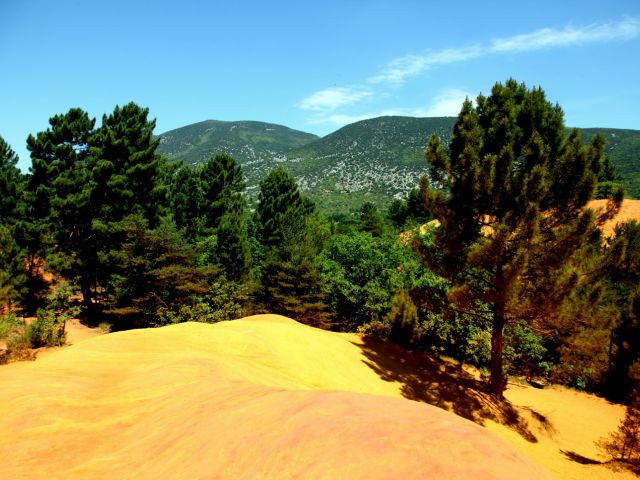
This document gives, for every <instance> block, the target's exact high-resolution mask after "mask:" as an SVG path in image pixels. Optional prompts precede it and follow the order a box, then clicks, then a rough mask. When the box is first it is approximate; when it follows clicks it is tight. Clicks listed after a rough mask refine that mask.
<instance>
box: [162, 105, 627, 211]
mask: <svg viewBox="0 0 640 480" xmlns="http://www.w3.org/2000/svg"><path fill="white" fill-rule="evenodd" d="M455 121H456V117H407V116H382V117H375V118H370V119H365V120H360V121H358V122H354V123H351V124H349V125H345V126H344V127H341V128H339V129H338V130H336V131H334V132H332V133H330V134H328V135H325V136H324V137H318V136H316V135H313V134H309V133H306V132H302V131H299V130H295V129H291V128H289V127H286V126H283V125H277V124H271V123H266V122H253V121H242V122H224V121H217V120H206V121H204V122H198V123H195V124H191V125H187V126H185V127H181V128H178V129H174V130H171V131H168V132H165V133H163V134H161V135H159V137H160V145H159V147H158V152H159V153H161V154H162V155H165V156H167V157H168V158H169V159H171V160H181V161H183V162H184V163H187V164H190V165H194V164H196V163H199V162H204V161H206V160H207V159H208V158H209V157H210V156H212V155H214V154H215V153H217V152H221V151H222V152H226V153H229V154H230V155H232V156H234V158H236V160H237V161H238V162H239V163H240V165H241V166H242V169H243V172H244V173H245V177H246V179H247V193H248V195H249V197H250V198H255V196H256V193H257V189H258V187H259V182H260V181H261V180H262V178H264V176H266V174H267V173H268V172H269V171H270V170H272V169H273V168H275V167H277V166H282V167H284V168H285V169H286V170H288V171H289V172H290V173H291V174H292V175H293V176H294V177H295V178H296V180H297V182H298V184H299V186H300V189H301V190H302V191H304V192H305V193H306V194H307V195H309V196H310V197H312V198H313V199H314V200H315V201H316V203H317V204H318V205H319V206H320V208H322V209H323V210H325V211H330V212H336V211H342V212H348V211H352V210H354V209H357V208H359V206H360V205H361V204H362V203H364V202H365V201H371V202H373V203H374V204H376V205H377V206H378V207H381V208H384V207H386V206H388V204H389V203H390V201H391V200H392V199H393V198H401V197H404V196H405V195H406V194H407V193H408V191H409V190H410V189H412V188H416V187H417V185H418V182H419V179H420V177H421V176H422V175H424V174H425V173H426V162H425V159H424V148H425V146H426V143H427V141H428V139H429V137H430V136H431V135H432V134H433V133H435V134H436V135H438V136H439V137H440V138H441V140H442V141H443V143H445V144H448V143H449V140H450V139H451V133H452V130H453V126H454V124H455ZM578 130H579V131H580V132H581V134H582V136H583V139H584V141H585V142H588V141H590V139H591V138H592V137H593V136H594V135H595V134H596V133H602V134H603V135H604V136H605V138H606V139H607V147H606V152H607V155H608V156H609V158H610V159H611V160H612V162H613V163H614V165H616V167H617V169H618V171H619V173H620V174H621V176H622V182H623V184H624V185H625V188H626V193H627V195H628V196H630V197H637V196H638V195H640V130H633V129H612V128H584V129H578Z"/></svg>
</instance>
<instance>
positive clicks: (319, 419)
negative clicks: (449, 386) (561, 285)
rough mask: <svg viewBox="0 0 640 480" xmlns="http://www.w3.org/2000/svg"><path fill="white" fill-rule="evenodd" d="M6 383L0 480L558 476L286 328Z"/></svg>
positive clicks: (126, 341) (200, 334) (186, 335)
mask: <svg viewBox="0 0 640 480" xmlns="http://www.w3.org/2000/svg"><path fill="white" fill-rule="evenodd" d="M0 385H2V397H1V398H0V432H1V435H0V458H2V459H3V462H2V463H3V464H2V467H1V469H0V477H2V478H12V479H15V478H47V479H55V478H65V479H70V478H118V479H122V478H136V479H142V478H154V479H157V478H171V479H180V478H184V479H198V478H209V479H210V478H242V479H253V478H265V479H282V478H327V479H337V478H349V479H352V478H363V479H364V478H366V479H375V478H388V479H392V478H393V479H395V478H434V479H435V478H438V479H441V478H447V479H458V478H459V479H484V478H487V479H488V478H492V479H514V478H517V479H533V478H548V476H547V474H546V472H544V471H543V470H542V469H540V468H539V467H537V466H536V465H535V464H534V463H533V462H532V461H531V460H529V459H528V457H526V456H525V455H523V454H522V453H520V452H519V451H518V450H516V449H515V448H513V447H512V446H510V445H508V444H507V443H505V442H504V441H503V440H501V439H499V438H497V437H495V436H494V435H493V434H491V433H490V432H488V431H487V430H486V429H484V428H482V427H480V426H478V425H476V424H474V423H472V422H470V421H468V420H465V419H463V418H461V417H458V416H456V415H454V414H452V413H449V412H446V411H444V410H441V409H439V408H436V407H433V406H431V405H427V404H425V403H420V402H415V401H410V400H407V399H405V398H403V392H402V384H401V382H397V381H393V380H392V379H390V378H387V379H386V380H383V379H382V378H381V375H380V372H379V371H375V369H373V368H371V365H370V362H369V361H368V359H367V358H366V357H365V356H364V354H363V348H362V345H361V344H360V340H359V338H358V337H357V336H355V335H344V334H336V333H330V332H324V331H320V330H316V329H313V328H310V327H306V326H303V325H300V324H298V323H296V322H294V321H292V320H289V319H286V318H284V317H278V316H274V315H263V316H257V317H251V318H248V319H244V320H236V321H233V322H223V323H220V324H217V325H205V324H197V323H187V324H180V325H175V326H170V327H165V328H161V329H153V330H136V331H129V332H121V333H113V334H109V335H103V336H99V337H96V338H92V339H88V340H85V341H82V342H80V343H78V344H76V345H73V346H71V347H68V348H65V349H62V350H59V351H56V352H54V353H51V354H50V355H47V356H46V357H45V358H42V359H41V360H38V361H36V362H32V363H19V364H12V365H8V366H6V367H2V368H1V369H0Z"/></svg>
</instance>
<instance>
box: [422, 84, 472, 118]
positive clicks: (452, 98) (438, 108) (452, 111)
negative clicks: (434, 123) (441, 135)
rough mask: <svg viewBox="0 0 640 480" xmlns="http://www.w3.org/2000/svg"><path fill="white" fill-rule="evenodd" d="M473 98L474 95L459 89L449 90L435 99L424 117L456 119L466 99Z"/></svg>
mask: <svg viewBox="0 0 640 480" xmlns="http://www.w3.org/2000/svg"><path fill="white" fill-rule="evenodd" d="M473 97H474V95H473V94H471V93H469V92H465V91H464V90H460V89H459V88H449V89H447V90H444V91H443V92H441V93H440V94H439V95H438V96H436V97H435V98H434V99H433V101H432V103H431V105H430V106H429V107H428V108H427V111H426V112H425V115H424V116H425V117H455V116H456V115H458V114H459V113H460V109H461V108H462V103H463V102H464V101H465V99H466V98H473Z"/></svg>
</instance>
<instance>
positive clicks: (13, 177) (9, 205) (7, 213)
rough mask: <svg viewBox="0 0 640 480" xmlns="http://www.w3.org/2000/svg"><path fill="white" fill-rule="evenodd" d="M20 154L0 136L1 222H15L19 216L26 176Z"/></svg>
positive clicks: (5, 223)
mask: <svg viewBox="0 0 640 480" xmlns="http://www.w3.org/2000/svg"><path fill="white" fill-rule="evenodd" d="M17 164H18V156H17V155H16V153H15V152H14V151H13V150H12V149H11V147H10V146H9V144H8V143H7V142H5V141H4V139H3V138H2V137H0V224H3V225H8V224H14V223H15V222H16V221H17V220H18V218H19V212H18V208H19V205H18V204H19V201H20V195H21V193H22V192H21V190H22V187H23V183H24V178H23V175H22V173H21V172H20V170H19V169H18V167H17V166H16V165H17Z"/></svg>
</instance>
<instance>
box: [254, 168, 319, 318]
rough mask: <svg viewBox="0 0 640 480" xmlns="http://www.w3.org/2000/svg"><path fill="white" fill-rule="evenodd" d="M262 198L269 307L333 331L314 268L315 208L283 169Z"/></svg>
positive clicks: (268, 183) (266, 183) (264, 189)
mask: <svg viewBox="0 0 640 480" xmlns="http://www.w3.org/2000/svg"><path fill="white" fill-rule="evenodd" d="M258 198H259V203H258V209H257V213H258V219H259V223H260V233H261V238H262V244H263V246H264V248H265V250H266V255H265V256H266V259H265V263H264V271H263V276H262V284H263V287H264V291H263V299H264V301H265V303H266V305H267V306H268V308H269V309H270V310H272V311H275V312H276V313H281V314H283V315H289V316H291V317H292V318H294V319H296V320H299V321H301V322H304V323H307V324H310V325H314V326H318V327H324V328H327V327H328V326H329V325H330V321H329V315H328V313H327V308H326V305H325V295H324V293H323V289H322V280H321V278H320V275H319V273H318V269H317V267H316V266H315V264H314V260H315V257H316V256H317V254H318V253H319V251H320V248H321V241H320V242H318V241H316V240H317V239H316V235H317V234H318V232H316V231H314V230H315V229H314V228H313V227H312V225H313V224H314V219H313V217H312V216H310V214H311V212H312V211H313V204H312V203H311V202H310V201H309V200H308V199H306V198H305V197H303V196H302V195H300V193H299V191H298V187H297V185H296V183H295V180H294V179H293V178H292V177H291V176H290V175H289V174H288V173H287V172H286V171H285V170H282V169H276V170H273V171H272V172H271V173H269V175H268V176H267V177H266V178H265V179H264V180H263V181H262V182H261V184H260V194H259V197H258ZM317 230H321V228H318V229H317ZM319 236H320V235H318V237H319Z"/></svg>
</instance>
